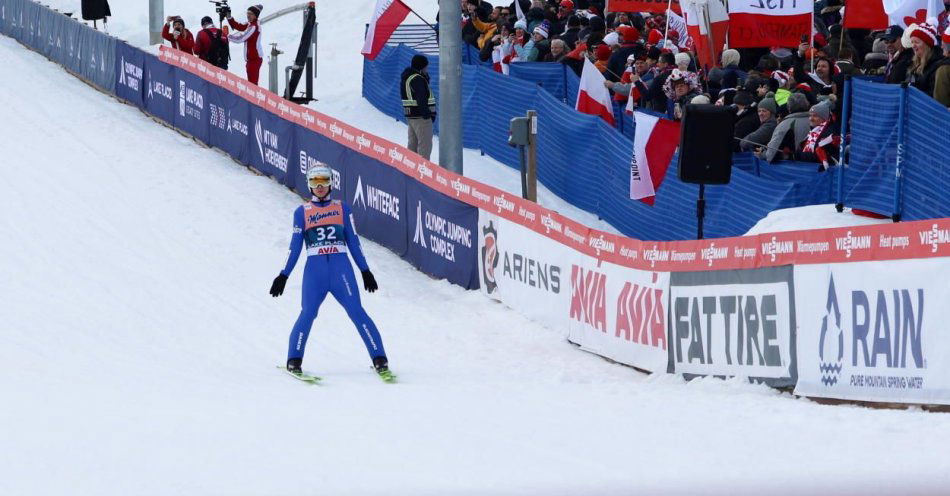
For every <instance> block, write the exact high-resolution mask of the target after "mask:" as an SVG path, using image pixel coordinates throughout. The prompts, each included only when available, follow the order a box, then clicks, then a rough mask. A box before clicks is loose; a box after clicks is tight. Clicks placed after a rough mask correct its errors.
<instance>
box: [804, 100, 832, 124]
mask: <svg viewBox="0 0 950 496" xmlns="http://www.w3.org/2000/svg"><path fill="white" fill-rule="evenodd" d="M809 112H814V113H815V115H817V116H818V117H821V120H823V121H827V120H828V119H830V118H831V108H830V107H829V106H828V104H826V103H824V102H822V103H819V104H818V105H814V106H812V108H811V110H809Z"/></svg>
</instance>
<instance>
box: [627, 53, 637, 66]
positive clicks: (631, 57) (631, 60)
mask: <svg viewBox="0 0 950 496" xmlns="http://www.w3.org/2000/svg"><path fill="white" fill-rule="evenodd" d="M636 61H637V54H635V53H631V54H630V55H627V63H628V64H632V63H634V62H636Z"/></svg>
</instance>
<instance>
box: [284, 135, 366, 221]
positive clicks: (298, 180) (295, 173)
mask: <svg viewBox="0 0 950 496" xmlns="http://www.w3.org/2000/svg"><path fill="white" fill-rule="evenodd" d="M294 133H296V136H295V140H294V146H295V148H294V149H295V150H296V151H295V152H294V153H293V154H292V155H291V160H292V164H291V165H290V166H288V167H287V177H286V178H285V181H284V184H286V185H287V187H289V188H293V189H294V191H296V192H297V193H299V194H301V195H303V196H304V197H309V196H310V187H309V186H308V185H307V171H308V170H309V169H310V168H311V167H313V166H314V165H316V164H317V163H318V162H323V163H325V164H327V165H329V166H330V168H331V169H333V170H334V171H336V170H343V169H345V163H346V150H347V148H346V147H344V146H341V145H340V144H338V143H336V142H334V141H333V140H331V139H329V138H327V137H326V136H323V135H322V134H319V133H315V132H313V131H310V130H309V129H307V128H305V127H303V126H294ZM344 184H345V181H344V177H343V176H339V177H334V178H333V190H334V191H339V192H340V194H341V196H340V197H339V198H340V199H343V198H344V197H343V192H344V191H343V190H344ZM347 201H350V199H349V198H347ZM364 232H365V230H364ZM360 234H361V235H362V234H364V233H360Z"/></svg>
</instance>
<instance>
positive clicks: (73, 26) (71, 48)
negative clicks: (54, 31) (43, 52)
mask: <svg viewBox="0 0 950 496" xmlns="http://www.w3.org/2000/svg"><path fill="white" fill-rule="evenodd" d="M82 29H83V25H82V24H79V23H78V22H75V21H72V20H69V21H65V22H64V23H63V29H62V32H61V34H60V36H61V37H62V40H61V41H60V43H61V44H62V46H57V47H56V50H55V51H54V52H53V56H54V57H55V60H56V61H58V62H60V63H61V64H63V66H64V67H65V68H66V69H68V70H70V71H72V72H74V73H77V74H78V73H79V71H80V65H81V63H80V59H79V56H80V53H81V52H80V50H79V32H80V31H82Z"/></svg>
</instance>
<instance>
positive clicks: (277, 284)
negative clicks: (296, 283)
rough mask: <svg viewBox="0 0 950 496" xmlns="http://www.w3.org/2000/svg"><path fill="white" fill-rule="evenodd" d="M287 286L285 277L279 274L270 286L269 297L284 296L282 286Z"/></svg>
mask: <svg viewBox="0 0 950 496" xmlns="http://www.w3.org/2000/svg"><path fill="white" fill-rule="evenodd" d="M286 285H287V276H285V275H283V274H280V275H278V276H277V277H275V278H274V283H273V284H271V285H270V295H271V296H273V297H274V298H277V297H278V296H280V295H282V294H284V286H286Z"/></svg>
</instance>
